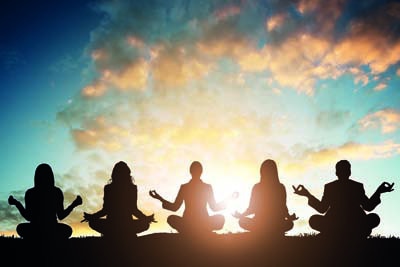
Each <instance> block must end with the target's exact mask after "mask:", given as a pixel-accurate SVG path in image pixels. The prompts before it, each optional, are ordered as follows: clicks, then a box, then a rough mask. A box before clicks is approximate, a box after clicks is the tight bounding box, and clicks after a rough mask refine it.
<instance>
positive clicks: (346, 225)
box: [293, 160, 394, 239]
mask: <svg viewBox="0 0 400 267" xmlns="http://www.w3.org/2000/svg"><path fill="white" fill-rule="evenodd" d="M350 175H351V165H350V162H348V161H347V160H340V161H338V162H337V163H336V176H337V177H338V180H336V181H333V182H330V183H327V184H325V188H324V193H323V196H322V199H321V201H320V200H318V199H317V198H316V197H314V196H313V195H312V194H311V193H310V192H309V191H308V190H307V189H306V188H305V187H304V186H303V185H299V186H297V187H295V186H293V189H294V193H295V194H298V195H301V196H306V197H307V198H308V204H309V205H310V206H311V207H313V208H314V209H315V210H317V211H318V212H320V213H326V214H325V215H323V216H322V215H313V216H311V218H310V220H309V223H310V226H311V228H313V229H315V230H317V231H319V232H320V233H321V234H322V235H323V236H327V237H338V236H339V237H340V236H345V237H349V238H357V239H358V238H366V237H368V236H369V235H370V234H371V231H372V229H373V228H375V227H377V226H378V225H379V222H380V218H379V216H378V215H377V214H375V213H370V214H367V213H366V212H365V211H372V210H373V209H374V208H375V207H376V206H377V205H378V204H379V203H381V199H380V195H381V194H382V193H385V192H390V191H393V190H394V189H393V185H394V183H392V184H389V183H387V182H384V183H382V184H381V185H380V186H379V187H378V189H377V190H376V192H375V193H374V194H373V195H372V196H371V198H368V197H367V196H366V195H365V191H364V186H363V184H362V183H359V182H356V181H354V180H352V179H350V178H349V177H350Z"/></svg>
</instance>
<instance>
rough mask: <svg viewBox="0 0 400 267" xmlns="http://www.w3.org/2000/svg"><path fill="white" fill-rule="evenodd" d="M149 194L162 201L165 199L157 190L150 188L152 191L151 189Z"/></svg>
mask: <svg viewBox="0 0 400 267" xmlns="http://www.w3.org/2000/svg"><path fill="white" fill-rule="evenodd" d="M149 195H150V196H151V197H152V198H155V199H158V200H160V201H162V200H163V198H162V197H161V196H160V195H159V194H158V193H157V192H156V190H150V191H149Z"/></svg>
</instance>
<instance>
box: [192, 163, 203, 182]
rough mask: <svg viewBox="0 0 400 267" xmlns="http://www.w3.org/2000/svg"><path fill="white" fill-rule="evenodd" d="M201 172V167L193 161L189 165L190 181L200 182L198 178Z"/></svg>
mask: <svg viewBox="0 0 400 267" xmlns="http://www.w3.org/2000/svg"><path fill="white" fill-rule="evenodd" d="M202 172H203V166H201V163H200V162H198V161H193V162H192V164H191V165H190V174H191V175H192V179H195V180H200V176H201V174H202Z"/></svg>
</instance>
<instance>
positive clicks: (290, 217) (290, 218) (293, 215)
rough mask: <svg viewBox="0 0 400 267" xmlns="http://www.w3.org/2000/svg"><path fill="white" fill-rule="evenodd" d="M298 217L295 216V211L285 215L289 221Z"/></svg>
mask: <svg viewBox="0 0 400 267" xmlns="http://www.w3.org/2000/svg"><path fill="white" fill-rule="evenodd" d="M298 218H299V217H297V216H296V213H293V214H291V215H289V216H288V217H287V219H288V220H289V221H295V220H297V219H298Z"/></svg>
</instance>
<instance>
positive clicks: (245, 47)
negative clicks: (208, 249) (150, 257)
mask: <svg viewBox="0 0 400 267" xmlns="http://www.w3.org/2000/svg"><path fill="white" fill-rule="evenodd" d="M0 36H1V37H0V38H1V39H0V88H1V89H0V101H1V102H0V124H1V125H2V131H1V132H0V147H1V148H2V149H1V150H0V156H1V161H0V169H1V170H2V178H1V179H0V235H7V236H8V235H16V232H15V228H16V225H17V224H18V223H22V222H24V219H23V218H22V216H21V215H19V213H18V211H17V209H16V208H15V207H12V206H9V205H8V203H7V198H8V196H9V195H13V196H14V197H15V198H17V199H18V200H20V201H22V202H23V200H24V193H25V190H27V189H28V188H30V187H32V186H33V176H34V172H35V169H36V167H37V166H38V165H39V164H40V163H48V164H50V165H51V166H52V168H53V171H54V173H55V179H56V185H57V186H59V187H60V188H61V189H62V190H63V192H64V197H65V199H64V205H65V206H67V205H69V203H71V202H72V200H73V199H74V198H75V197H76V195H81V196H82V198H83V204H82V205H81V206H79V207H77V208H76V209H75V210H74V211H73V212H72V213H71V214H70V216H68V217H67V218H65V219H64V220H63V221H62V222H65V223H67V224H69V225H71V226H72V228H73V236H92V235H98V233H96V232H94V231H92V230H90V229H89V227H88V225H87V223H80V220H81V219H82V215H83V212H89V213H91V212H95V211H97V210H99V209H100V208H101V206H102V200H103V199H102V197H103V187H104V185H105V184H107V183H108V182H109V179H110V174H111V171H112V168H113V166H114V164H115V163H117V162H118V161H125V162H126V163H127V164H128V166H129V167H130V168H131V171H132V175H133V177H134V182H135V184H137V186H138V195H139V199H138V206H139V209H141V210H142V211H143V212H144V213H145V214H152V213H154V214H155V218H156V220H157V221H158V222H157V223H154V224H152V225H151V226H150V228H149V230H147V231H146V232H143V233H142V234H150V233H154V232H174V230H173V229H172V228H170V227H169V226H168V224H167V223H166V218H167V216H169V215H171V214H178V215H179V214H182V211H183V208H181V209H180V210H178V211H177V212H176V213H173V212H170V211H166V210H163V209H162V208H161V203H159V202H158V201H157V200H155V199H152V198H151V197H150V196H149V195H148V191H149V190H153V189H155V190H157V192H159V193H160V194H161V195H162V196H164V197H165V198H166V199H168V200H171V201H172V200H174V199H175V196H176V194H177V192H178V189H179V186H180V185H181V184H183V183H186V182H188V181H189V179H190V174H189V166H190V164H191V162H192V161H195V160H197V161H200V162H201V163H202V165H203V175H202V180H203V181H204V182H206V183H209V184H211V185H212V186H213V189H214V193H215V196H216V199H217V201H219V200H223V199H224V198H226V197H227V196H229V195H230V194H231V193H232V192H235V191H237V192H239V197H238V199H236V200H233V201H231V202H230V203H229V206H228V208H227V209H226V210H225V211H223V212H221V213H222V214H223V215H225V219H226V223H225V226H224V228H223V229H222V230H220V231H218V233H227V232H240V231H243V230H242V229H240V227H239V226H238V223H237V220H236V219H234V218H233V217H232V215H231V214H232V213H233V212H234V211H235V210H238V211H244V209H246V208H247V205H248V202H249V197H250V191H251V188H252V186H253V185H254V184H255V183H257V182H259V179H260V178H259V169H260V165H261V163H262V162H263V161H264V160H265V159H268V158H270V159H273V160H275V161H276V163H277V166H278V172H279V177H280V181H281V182H282V183H283V184H284V185H285V187H286V192H287V206H288V209H289V212H290V213H293V212H294V213H296V215H297V216H298V217H299V219H298V220H297V221H295V224H294V228H293V229H292V230H290V231H289V232H288V234H289V235H298V234H306V233H314V231H313V230H312V229H311V228H310V227H309V226H308V219H309V217H310V216H311V215H313V214H315V213H316V211H315V210H313V209H312V208H311V207H309V206H308V205H307V199H306V198H303V197H301V196H298V195H295V194H294V193H293V189H292V185H299V184H303V185H305V186H306V187H307V188H308V189H309V190H310V192H311V193H313V194H314V195H315V196H317V197H318V198H320V197H321V196H322V193H323V187H324V184H325V183H328V182H330V181H333V180H335V179H336V176H335V164H336V162H337V161H339V160H341V159H347V160H349V161H350V163H351V164H352V176H351V178H352V179H354V180H356V181H359V182H362V183H363V184H364V188H365V191H366V194H367V196H371V195H372V194H373V193H374V192H375V190H376V188H377V187H378V186H379V185H380V184H381V183H382V182H384V181H386V182H390V183H392V182H394V183H395V186H394V188H395V190H394V191H393V192H390V193H386V194H383V195H382V196H381V199H382V203H381V204H380V205H379V206H378V207H377V208H376V209H375V210H374V211H373V212H376V213H377V214H379V216H380V218H381V224H380V225H379V226H378V227H377V228H375V229H374V230H373V234H374V235H384V236H400V228H399V225H400V215H399V213H398V212H397V211H398V209H399V208H398V206H396V203H400V194H399V191H398V190H397V185H398V184H399V176H400V175H399V166H400V3H399V2H398V1H384V0H367V1H357V0H347V1H346V0H332V1H323V0H291V1H289V0H281V1H278V0H263V1H261V0H239V1H228V0H224V1H223V0H213V1H211V0H210V1H194V0H193V1H192V0H176V1H173V0H171V1H162V0H158V1H157V0H146V1H116V0H114V1H48V2H47V1H6V2H5V3H3V4H2V8H1V9H0ZM210 213H211V214H212V212H211V211H210Z"/></svg>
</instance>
